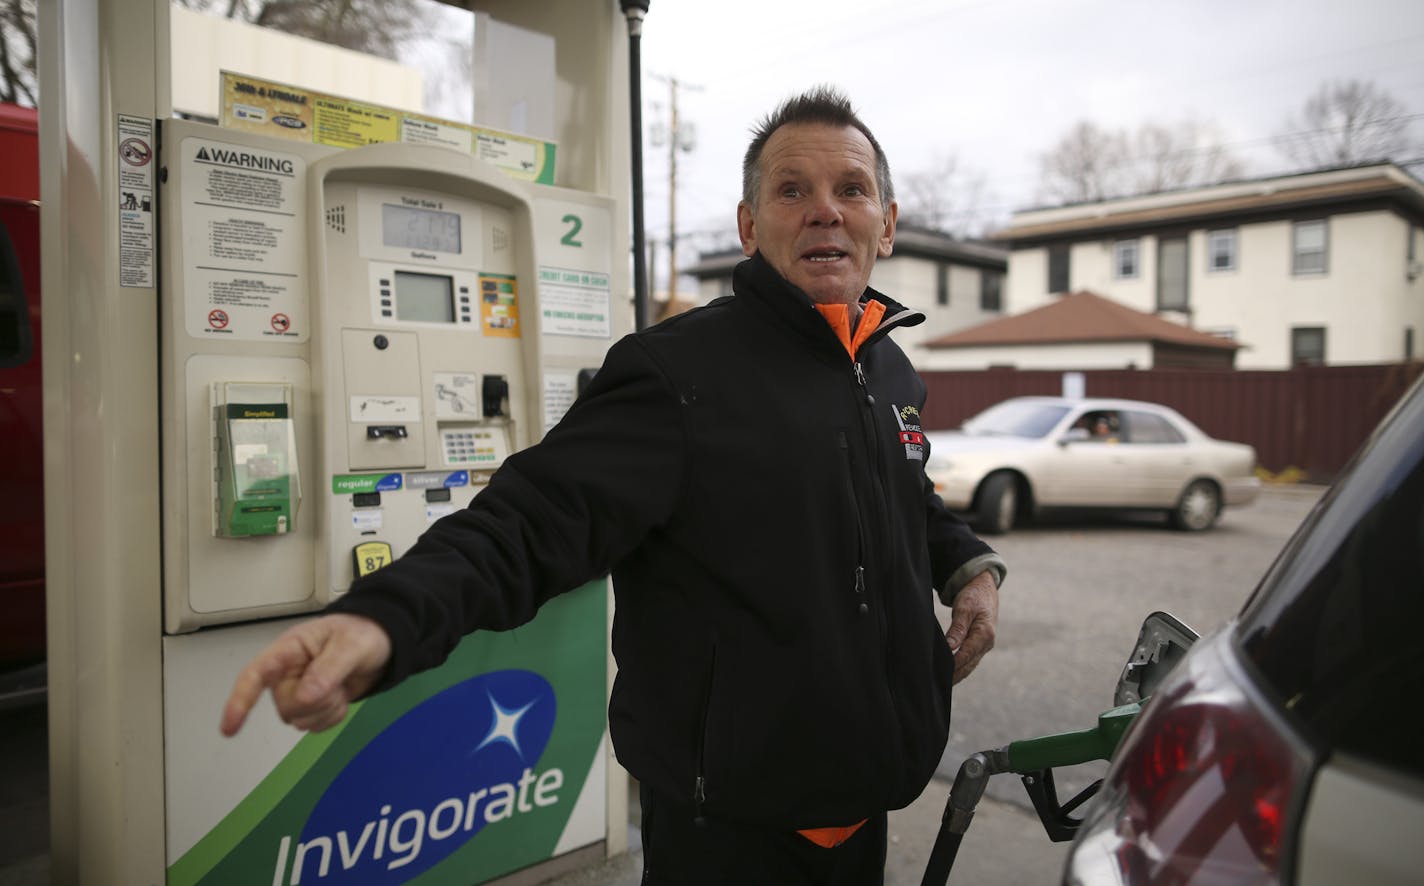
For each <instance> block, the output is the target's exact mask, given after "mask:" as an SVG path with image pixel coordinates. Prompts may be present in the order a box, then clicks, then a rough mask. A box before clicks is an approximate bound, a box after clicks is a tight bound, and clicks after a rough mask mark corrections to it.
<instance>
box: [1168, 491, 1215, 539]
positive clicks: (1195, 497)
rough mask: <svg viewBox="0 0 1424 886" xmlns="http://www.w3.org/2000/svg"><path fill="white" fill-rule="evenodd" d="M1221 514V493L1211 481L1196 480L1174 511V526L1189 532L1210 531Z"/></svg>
mask: <svg viewBox="0 0 1424 886" xmlns="http://www.w3.org/2000/svg"><path fill="white" fill-rule="evenodd" d="M1220 513H1221V493H1220V492H1218V491H1217V489H1216V484H1215V483H1212V482H1210V481H1209V480H1194V481H1192V483H1191V485H1189V486H1187V488H1186V490H1185V491H1183V492H1182V497H1181V498H1180V499H1179V500H1178V501H1177V506H1176V507H1175V508H1173V509H1172V525H1173V526H1175V527H1177V528H1178V529H1184V530H1186V531H1188V532H1200V531H1202V530H1203V529H1210V528H1211V526H1212V524H1214V523H1215V522H1216V518H1217V516H1218V515H1219V514H1220Z"/></svg>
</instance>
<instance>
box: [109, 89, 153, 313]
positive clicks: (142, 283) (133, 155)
mask: <svg viewBox="0 0 1424 886" xmlns="http://www.w3.org/2000/svg"><path fill="white" fill-rule="evenodd" d="M118 140H119V145H118V155H119V156H118V163H119V285H120V286H132V287H137V288H144V289H146V288H150V287H152V286H153V252H154V250H153V121H152V120H150V119H148V118H147V117H130V116H128V115H126V114H120V115H119V125H118Z"/></svg>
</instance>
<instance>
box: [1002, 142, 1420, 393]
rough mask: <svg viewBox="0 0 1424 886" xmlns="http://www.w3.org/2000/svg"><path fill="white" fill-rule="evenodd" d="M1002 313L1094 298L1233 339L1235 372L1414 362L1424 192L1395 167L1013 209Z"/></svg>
mask: <svg viewBox="0 0 1424 886" xmlns="http://www.w3.org/2000/svg"><path fill="white" fill-rule="evenodd" d="M995 236H996V239H998V240H1000V241H1002V242H1005V243H1007V244H1008V246H1009V247H1010V252H1009V273H1008V278H1007V281H1006V284H1005V292H1004V296H1005V297H1004V309H1005V312H1006V313H1007V314H1010V315H1017V314H1021V313H1024V312H1027V311H1030V310H1032V309H1034V308H1039V307H1042V306H1043V305H1045V304H1047V303H1050V302H1051V301H1053V300H1054V299H1056V298H1058V297H1059V296H1060V295H1062V294H1064V293H1069V292H1076V291H1080V290H1089V291H1092V292H1095V293H1099V294H1101V295H1104V296H1107V297H1109V298H1111V299H1114V300H1116V301H1118V302H1120V303H1122V304H1124V305H1127V306H1128V307H1131V308H1134V309H1136V310H1139V311H1145V312H1150V313H1156V314H1158V315H1159V316H1162V317H1164V318H1166V319H1170V320H1174V321H1177V322H1180V323H1183V324H1184V325H1187V326H1189V327H1191V328H1192V329H1195V330H1198V331H1201V332H1205V333H1209V334H1212V335H1217V336H1222V337H1226V338H1230V339H1233V340H1234V341H1236V342H1238V343H1240V344H1241V345H1242V348H1241V350H1240V351H1239V352H1238V353H1237V355H1236V367H1237V368H1239V369H1283V368H1287V367H1289V366H1291V365H1295V364H1299V363H1323V364H1332V365H1340V364H1363V363H1389V362H1396V361H1400V360H1407V359H1418V358H1419V357H1420V355H1421V349H1424V342H1421V341H1420V340H1419V336H1420V335H1421V334H1424V184H1421V183H1420V181H1419V180H1418V179H1416V178H1414V177H1412V176H1411V175H1409V174H1408V173H1406V172H1405V171H1404V170H1402V169H1400V168H1399V167H1397V166H1395V165H1393V164H1388V163H1386V164H1376V165H1370V166H1360V167H1351V168H1344V169H1333V170H1326V171H1321V172H1313V173H1306V174H1300V175H1291V176H1281V177H1275V178H1268V179H1258V180H1253V181H1246V182H1236V183H1230V184H1222V185H1213V186H1210V187H1202V188H1191V189H1186V190H1180V191H1172V192H1167V193H1161V194H1151V195H1146V196H1141V197H1131V198H1124V199H1116V200H1107V201H1103V202H1099V203H1083V204H1075V205H1072V206H1063V207H1056V208H1048V209H1035V210H1029V211H1024V212H1019V213H1016V214H1015V215H1014V217H1013V219H1012V221H1011V223H1010V225H1009V227H1008V228H1007V229H1005V230H1003V231H1000V232H998V233H997V234H996V235H995Z"/></svg>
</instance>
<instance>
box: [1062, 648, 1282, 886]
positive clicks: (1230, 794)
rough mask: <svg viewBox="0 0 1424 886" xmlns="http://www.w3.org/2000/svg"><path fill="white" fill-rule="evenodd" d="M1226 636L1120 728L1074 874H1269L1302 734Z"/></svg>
mask: <svg viewBox="0 0 1424 886" xmlns="http://www.w3.org/2000/svg"><path fill="white" fill-rule="evenodd" d="M1232 655H1233V654H1232V651H1231V647H1230V645H1229V637H1228V635H1227V634H1225V633H1222V634H1218V635H1217V636H1216V637H1214V638H1212V639H1211V640H1209V641H1205V640H1204V641H1200V642H1199V643H1198V644H1197V647H1196V648H1194V649H1193V650H1192V652H1191V653H1190V654H1189V655H1188V656H1187V658H1186V659H1184V660H1183V662H1182V664H1181V665H1179V666H1178V668H1177V670H1176V671H1175V672H1174V673H1173V674H1172V675H1170V676H1169V677H1168V679H1167V681H1166V683H1164V684H1163V685H1162V686H1161V687H1160V688H1159V689H1158V691H1157V697H1156V698H1155V699H1154V700H1153V701H1152V702H1151V703H1150V704H1149V705H1148V706H1147V707H1146V709H1145V710H1144V711H1143V713H1142V714H1141V715H1140V717H1139V719H1138V722H1137V723H1135V724H1133V726H1132V729H1131V731H1130V732H1129V733H1128V735H1127V736H1126V738H1124V740H1123V743H1122V745H1121V747H1119V748H1118V752H1117V755H1116V758H1115V759H1114V762H1113V764H1112V767H1111V769H1110V770H1109V772H1108V776H1107V779H1106V780H1105V782H1104V786H1103V789H1102V791H1101V792H1100V793H1099V795H1098V798H1097V801H1096V804H1095V806H1094V807H1093V809H1092V810H1091V811H1090V813H1089V817H1088V821H1087V822H1085V824H1084V826H1083V829H1082V831H1081V832H1080V834H1079V836H1078V840H1077V843H1076V844H1075V846H1074V848H1073V853H1072V855H1071V856H1070V858H1069V864H1068V873H1067V879H1068V882H1070V883H1084V884H1087V883H1154V884H1155V883H1167V884H1177V883H1181V884H1214V883H1222V884H1225V883H1230V884H1252V883H1274V882H1276V881H1277V878H1278V875H1279V873H1280V869H1281V861H1282V853H1283V851H1284V847H1285V845H1286V842H1287V836H1288V835H1287V833H1286V828H1287V827H1288V819H1289V815H1290V811H1291V809H1292V804H1293V803H1294V802H1295V795H1296V791H1297V789H1298V788H1299V787H1300V786H1301V785H1302V784H1303V782H1304V779H1305V773H1306V772H1307V771H1308V763H1309V757H1308V754H1307V751H1306V748H1305V746H1304V745H1303V744H1302V743H1301V742H1300V740H1299V739H1298V738H1296V737H1295V735H1294V734H1293V733H1292V732H1291V731H1290V730H1289V728H1288V727H1287V726H1286V724H1285V722H1284V720H1283V719H1282V718H1281V717H1280V716H1279V715H1278V714H1277V713H1276V712H1275V711H1274V710H1273V709H1271V708H1270V707H1269V706H1268V704H1266V703H1264V702H1261V701H1259V700H1258V699H1257V698H1256V697H1255V695H1254V692H1253V690H1251V689H1250V688H1249V687H1248V684H1246V682H1245V679H1246V677H1245V674H1244V672H1243V670H1242V668H1241V666H1240V664H1239V663H1237V662H1235V661H1234V659H1233V657H1232Z"/></svg>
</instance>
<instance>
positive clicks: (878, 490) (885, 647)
mask: <svg viewBox="0 0 1424 886" xmlns="http://www.w3.org/2000/svg"><path fill="white" fill-rule="evenodd" d="M911 313H912V312H909V311H906V312H904V313H903V314H897V315H896V316H895V317H894V318H892V319H893V320H900V319H902V318H904V317H906V316H908V315H910V314H911ZM882 331H886V332H888V328H887V326H886V325H885V324H882V325H881V327H880V329H877V330H876V333H880V332H882ZM874 338H875V336H874V335H872V336H871V337H870V339H868V340H867V341H866V342H865V343H863V344H862V345H861V347H862V348H865V347H867V346H869V345H870V343H871V341H872V340H873V339H874ZM854 373H855V381H856V383H857V384H858V385H859V386H860V391H861V394H862V396H863V399H864V401H865V408H864V409H863V410H862V411H861V416H862V418H861V420H862V423H863V424H864V426H865V428H866V430H867V435H868V436H869V437H870V439H871V444H872V449H873V458H874V463H873V464H872V465H871V466H870V470H869V472H868V473H869V474H870V479H871V482H872V484H873V485H874V487H875V494H876V498H877V500H878V502H879V505H880V514H881V517H882V519H881V522H882V523H883V524H885V525H889V511H890V506H889V503H888V502H887V501H886V498H885V478H884V476H883V475H882V469H883V466H884V463H885V457H884V454H883V453H882V451H881V442H880V434H879V433H878V432H877V430H876V423H875V395H874V394H872V393H870V385H869V383H868V382H867V381H866V378H865V367H863V366H861V364H860V361H859V360H855V361H854ZM884 543H885V545H886V547H884V548H883V550H888V549H889V548H888V545H889V539H885V540H884ZM863 576H864V567H861V568H860V569H858V570H857V576H856V578H857V581H858V582H859V581H863ZM881 578H882V580H883V579H884V576H881ZM876 622H877V626H878V627H879V629H880V649H881V653H882V655H883V656H884V658H885V690H886V692H888V693H889V695H890V705H891V707H892V709H893V710H895V711H896V712H897V719H896V725H897V726H898V725H899V720H898V711H899V710H900V701H899V699H898V698H897V697H896V692H895V681H894V679H893V678H892V676H891V660H890V595H889V594H888V593H886V592H885V591H884V589H882V591H881V594H880V606H879V609H878V611H877V612H876ZM897 731H898V730H897Z"/></svg>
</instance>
